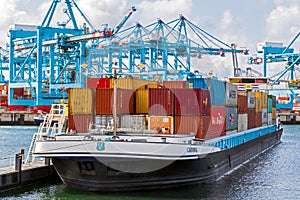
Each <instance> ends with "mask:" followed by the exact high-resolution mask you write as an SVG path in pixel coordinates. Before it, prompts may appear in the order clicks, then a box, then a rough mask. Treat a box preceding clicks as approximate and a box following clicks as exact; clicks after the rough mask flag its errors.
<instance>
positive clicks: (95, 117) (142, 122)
mask: <svg viewBox="0 0 300 200" xmlns="http://www.w3.org/2000/svg"><path fill="white" fill-rule="evenodd" d="M87 85H88V86H89V88H84V89H69V110H70V112H69V129H72V130H76V131H77V132H79V133H83V132H87V131H88V130H89V125H90V124H95V125H96V126H98V127H105V128H109V126H113V92H114V88H113V87H115V85H114V82H113V79H109V78H97V79H95V80H94V79H88V80H87ZM116 87H117V108H116V109H117V116H118V117H117V121H116V126H117V127H120V128H130V129H135V130H143V129H148V130H155V131H157V133H161V134H193V135H195V137H196V138H198V139H204V140H207V139H212V138H216V137H220V136H223V135H226V134H230V133H234V132H240V131H245V130H248V129H251V128H255V127H260V126H262V125H270V124H274V123H275V119H276V99H275V97H274V96H272V95H267V94H266V93H263V92H248V91H244V92H240V91H238V88H237V85H234V84H231V83H228V82H223V81H220V80H217V79H215V78H193V79H189V80H188V81H164V82H162V83H159V84H158V83H157V82H153V81H146V80H139V79H134V78H120V79H117V85H116Z"/></svg>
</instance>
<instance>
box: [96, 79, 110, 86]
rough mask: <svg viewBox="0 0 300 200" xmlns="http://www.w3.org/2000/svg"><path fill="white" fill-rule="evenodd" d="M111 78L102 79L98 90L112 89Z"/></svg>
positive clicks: (99, 81) (98, 84)
mask: <svg viewBox="0 0 300 200" xmlns="http://www.w3.org/2000/svg"><path fill="white" fill-rule="evenodd" d="M110 80H111V79H110V78H100V79H99V80H98V83H97V88H110Z"/></svg>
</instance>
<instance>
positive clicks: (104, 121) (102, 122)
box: [95, 115, 120, 129]
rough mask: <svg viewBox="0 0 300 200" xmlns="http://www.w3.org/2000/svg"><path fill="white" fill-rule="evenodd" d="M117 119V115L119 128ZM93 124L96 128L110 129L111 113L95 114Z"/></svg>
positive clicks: (112, 122)
mask: <svg viewBox="0 0 300 200" xmlns="http://www.w3.org/2000/svg"><path fill="white" fill-rule="evenodd" d="M119 121H120V120H119V117H117V128H120V126H119V124H120V123H119ZM95 124H96V127H97V128H106V129H110V128H112V127H113V125H114V120H113V115H97V116H96V117H95Z"/></svg>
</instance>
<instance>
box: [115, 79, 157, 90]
mask: <svg viewBox="0 0 300 200" xmlns="http://www.w3.org/2000/svg"><path fill="white" fill-rule="evenodd" d="M117 86H118V88H122V89H130V90H137V89H139V88H157V87H158V86H157V83H156V82H155V81H148V80H143V79H135V78H119V79H117ZM110 88H114V79H111V80H110Z"/></svg>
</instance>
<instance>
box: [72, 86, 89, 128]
mask: <svg viewBox="0 0 300 200" xmlns="http://www.w3.org/2000/svg"><path fill="white" fill-rule="evenodd" d="M68 93H69V101H68V102H69V111H68V112H69V116H68V127H69V130H70V131H72V130H74V131H77V132H79V133H84V132H87V131H88V128H89V124H90V123H92V122H93V116H94V115H95V109H94V108H95V107H94V100H95V89H93V88H72V89H69V90H68Z"/></svg>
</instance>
